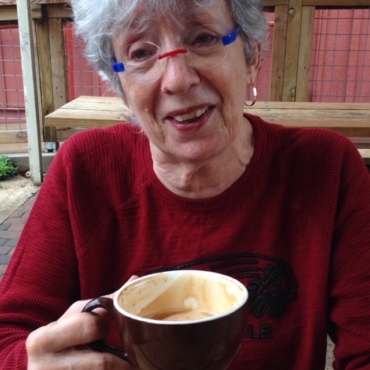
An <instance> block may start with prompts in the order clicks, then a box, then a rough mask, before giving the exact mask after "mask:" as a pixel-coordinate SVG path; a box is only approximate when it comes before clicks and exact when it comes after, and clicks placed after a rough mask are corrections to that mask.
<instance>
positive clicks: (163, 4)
mask: <svg viewBox="0 0 370 370" xmlns="http://www.w3.org/2000/svg"><path fill="white" fill-rule="evenodd" d="M219 1H220V0H71V5H72V10H73V18H74V23H75V27H76V34H77V35H78V36H80V37H81V38H82V40H83V41H84V43H85V55H86V57H87V59H88V61H89V63H90V64H91V66H92V67H93V68H94V69H96V70H97V71H98V72H99V74H100V75H101V76H102V77H103V78H104V79H107V80H108V81H110V83H111V84H112V87H113V88H114V89H115V90H116V92H117V93H118V94H119V95H120V96H121V97H122V98H123V99H125V93H124V91H123V89H122V85H121V83H120V80H119V77H118V74H117V73H115V72H114V71H113V69H112V56H113V55H114V52H113V46H112V37H113V35H115V33H116V32H117V31H119V30H122V29H126V28H128V27H130V29H132V32H135V31H137V32H138V31H139V30H140V28H141V27H145V25H147V24H148V22H149V20H150V19H152V15H153V14H158V13H160V14H162V15H164V16H165V17H166V18H167V19H170V20H171V21H173V22H175V23H178V19H179V15H183V14H186V13H188V14H190V13H189V11H190V10H194V9H197V8H206V7H212V6H213V5H215V4H216V3H218V2H219ZM225 1H228V2H229V3H230V7H231V11H232V14H233V16H234V19H235V22H236V23H237V24H238V25H240V26H241V29H242V32H241V35H242V38H243V42H244V50H245V57H246V61H247V63H248V64H251V63H252V62H253V61H254V59H255V58H256V56H257V53H258V51H257V48H256V45H259V44H262V45H263V44H265V42H266V40H267V19H266V17H265V16H264V15H263V13H262V8H263V0H225ZM142 5H145V11H146V14H147V16H146V17H142V16H140V21H138V19H135V17H134V15H135V12H136V11H137V9H138V8H139V6H142ZM133 20H135V24H133Z"/></svg>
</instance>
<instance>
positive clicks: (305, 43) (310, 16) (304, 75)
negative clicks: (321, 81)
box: [295, 6, 316, 102]
mask: <svg viewBox="0 0 370 370" xmlns="http://www.w3.org/2000/svg"><path fill="white" fill-rule="evenodd" d="M315 9H316V8H315V7H314V6H304V7H303V8H302V24H301V36H300V41H299V53H298V70H297V87H296V96H295V101H296V102H297V101H308V89H309V83H310V70H311V55H312V43H313V33H314V23H315Z"/></svg>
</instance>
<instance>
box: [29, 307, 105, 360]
mask: <svg viewBox="0 0 370 370" xmlns="http://www.w3.org/2000/svg"><path fill="white" fill-rule="evenodd" d="M107 333H108V324H107V322H106V320H105V319H104V318H103V317H102V316H100V315H98V314H94V313H86V312H79V313H78V314H74V315H71V316H66V317H65V318H64V319H63V320H62V319H59V320H58V321H56V322H53V323H51V324H49V325H46V326H43V327H41V328H39V329H37V330H35V331H34V332H32V333H31V334H30V335H29V337H28V339H27V343H26V345H27V352H28V353H29V354H38V353H44V352H49V353H53V352H60V351H63V350H65V349H66V348H70V347H74V346H78V345H82V344H87V343H91V342H94V341H96V340H98V339H101V338H103V337H104V336H105V335H106V334H107Z"/></svg>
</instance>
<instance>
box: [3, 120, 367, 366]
mask: <svg viewBox="0 0 370 370" xmlns="http://www.w3.org/2000/svg"><path fill="white" fill-rule="evenodd" d="M248 118H249V119H250V121H251V122H252V124H253V129H254V134H255V154H254V156H253V159H252V161H251V163H250V164H249V165H248V167H247V169H246V171H245V173H244V175H243V176H242V177H241V178H240V179H239V180H238V181H237V182H236V183H234V184H233V185H232V186H231V187H230V188H229V189H227V190H226V191H224V192H223V193H222V194H220V195H218V196H215V197H212V198H208V199H186V198H182V197H179V196H176V195H174V194H172V193H171V192H170V191H168V190H167V189H166V188H165V187H164V186H163V185H162V184H161V183H160V182H159V180H158V179H157V178H156V176H155V174H154V172H153V169H152V161H151V156H150V151H149V146H148V141H147V139H146V138H145V136H143V135H139V134H136V133H133V131H134V130H133V129H132V128H131V127H130V126H129V125H122V124H121V125H116V126H114V127H110V128H107V129H93V130H88V131H85V132H83V133H81V134H78V135H75V136H73V137H72V138H70V139H69V140H68V141H67V142H66V143H65V144H64V145H63V146H62V148H61V149H60V150H59V152H58V155H57V156H56V158H55V159H54V161H53V163H52V166H51V168H50V171H49V172H48V174H47V176H46V181H45V182H44V184H43V185H42V188H41V190H40V193H39V195H38V198H37V200H36V202H35V205H34V207H33V210H32V212H31V215H30V217H29V220H28V222H27V224H26V225H25V227H24V230H23V233H22V235H21V238H20V240H19V244H18V246H17V248H16V250H15V253H14V256H13V258H12V260H11V263H10V265H9V267H8V270H7V271H6V274H5V276H4V278H3V281H2V282H1V285H0V369H12V370H13V369H25V368H26V352H25V347H24V341H25V338H26V337H27V335H28V334H29V332H30V331H32V330H34V329H35V328H37V327H39V326H41V325H45V324H47V323H49V322H51V321H55V320H56V319H58V318H59V317H60V316H61V315H62V314H63V312H64V311H65V310H66V309H67V308H68V307H69V306H70V305H71V303H72V302H74V301H76V300H79V299H88V298H93V297H97V296H100V295H102V294H107V293H110V292H113V291H115V290H116V289H118V288H119V287H120V286H121V285H122V284H123V283H124V282H125V281H126V280H127V279H128V278H129V277H130V276H131V275H133V274H137V275H144V274H148V273H150V272H153V271H158V270H162V269H178V268H194V269H207V270H208V269H209V270H213V271H217V272H222V273H225V274H229V275H232V276H234V277H236V278H238V279H239V280H241V281H242V282H243V283H245V284H246V286H247V287H248V289H249V292H250V314H249V319H248V320H249V326H248V330H247V332H246V336H245V340H244V344H243V346H242V348H241V350H240V352H239V354H238V357H237V359H236V360H235V362H234V363H233V365H232V366H231V369H232V370H240V369H248V370H257V369H259V370H266V369H274V370H289V369H296V370H305V369H307V370H308V369H310V370H320V369H321V370H322V369H324V364H325V352H326V335H327V333H329V334H330V336H331V337H332V339H333V340H334V342H335V343H336V349H335V357H336V364H335V368H336V369H370V294H369V291H370V268H369V266H370V251H369V247H370V245H369V240H370V227H369V220H370V176H369V173H368V171H367V169H366V167H365V165H364V163H363V160H362V158H361V157H360V156H359V154H358V152H357V150H356V148H355V147H354V146H353V145H352V144H351V143H350V142H349V141H348V140H347V139H346V138H345V137H343V136H342V135H339V134H337V133H334V132H331V131H327V130H319V129H291V128H285V127H282V126H279V125H273V124H268V123H266V122H263V121H262V120H261V119H259V118H258V117H255V116H251V115H249V116H248ZM220 171H222V168H220Z"/></svg>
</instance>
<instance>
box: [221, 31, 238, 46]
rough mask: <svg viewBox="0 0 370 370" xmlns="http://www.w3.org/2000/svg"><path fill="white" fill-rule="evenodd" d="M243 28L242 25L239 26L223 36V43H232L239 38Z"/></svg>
mask: <svg viewBox="0 0 370 370" xmlns="http://www.w3.org/2000/svg"><path fill="white" fill-rule="evenodd" d="M241 30H242V28H241V27H240V26H238V28H237V29H236V30H235V31H234V32H231V33H229V34H228V35H225V36H223V37H222V38H221V40H222V44H223V45H224V46H226V45H229V44H232V43H233V42H234V41H235V40H236V39H237V37H238V35H239V33H240V31H241Z"/></svg>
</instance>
